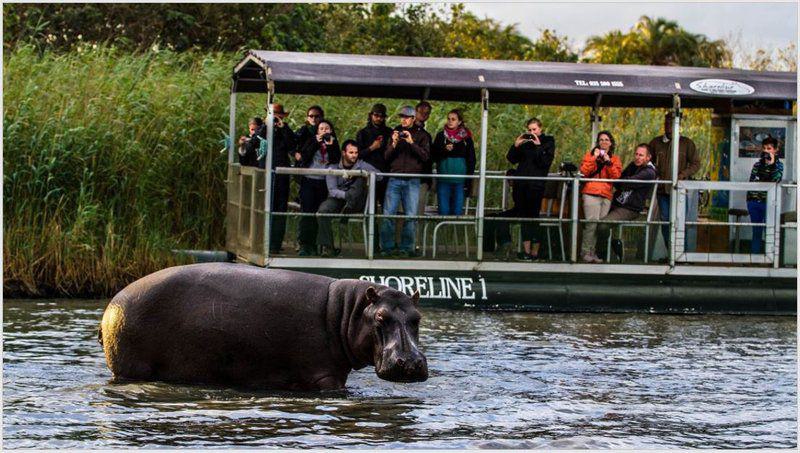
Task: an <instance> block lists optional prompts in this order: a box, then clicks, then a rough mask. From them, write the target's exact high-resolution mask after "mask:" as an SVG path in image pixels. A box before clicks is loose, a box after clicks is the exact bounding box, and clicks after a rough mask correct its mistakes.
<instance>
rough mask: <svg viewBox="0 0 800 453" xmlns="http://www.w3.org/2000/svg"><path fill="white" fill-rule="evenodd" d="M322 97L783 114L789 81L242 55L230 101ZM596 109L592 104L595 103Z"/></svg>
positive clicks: (790, 75)
mask: <svg viewBox="0 0 800 453" xmlns="http://www.w3.org/2000/svg"><path fill="white" fill-rule="evenodd" d="M267 74H269V78H270V79H271V80H272V81H273V83H274V87H275V92H276V93H284V94H310V95H325V96H351V97H374V98H402V99H431V100H445V101H466V102H478V101H479V100H480V91H481V89H482V88H487V89H489V93H490V99H491V101H492V102H498V103H512V104H549V105H579V106H592V105H595V104H597V105H600V106H610V107H671V106H672V95H673V94H678V95H680V97H681V104H682V105H683V106H684V107H704V108H715V109H722V110H725V109H728V108H730V107H731V106H732V105H734V104H737V105H747V104H752V103H757V102H763V103H765V104H768V105H771V106H776V107H778V108H783V109H791V102H794V101H796V99H797V73H794V72H769V71H747V70H741V69H713V68H690V67H676V66H642V65H611V64H588V63H549V62H532V61H508V60H476V59H466V58H433V57H404V56H385V55H351V54H331V53H307V52H277V51H265V50H250V51H248V52H247V54H246V55H245V57H244V59H243V60H242V61H241V62H240V63H239V64H238V65H237V66H236V67H235V69H234V72H233V80H234V84H233V91H234V92H238V93H263V92H266V91H267V83H266V82H267ZM598 101H599V103H598Z"/></svg>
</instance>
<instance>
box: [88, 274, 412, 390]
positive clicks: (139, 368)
mask: <svg viewBox="0 0 800 453" xmlns="http://www.w3.org/2000/svg"><path fill="white" fill-rule="evenodd" d="M420 318H421V315H420V311H419V293H418V292H417V293H415V294H414V295H413V296H411V297H409V296H408V295H406V294H405V293H403V292H400V291H397V290H395V289H392V288H389V287H387V286H383V285H376V284H374V283H370V282H366V281H362V280H351V279H341V280H337V279H333V278H329V277H324V276H320V275H313V274H306V273H302V272H295V271H288V270H279V269H263V268H259V267H256V266H251V265H247V264H233V263H204V264H191V265H186V266H176V267H171V268H167V269H164V270H161V271H158V272H155V273H153V274H150V275H148V276H146V277H143V278H141V279H139V280H137V281H135V282H133V283H131V284H130V285H128V286H127V287H125V288H124V289H123V290H122V291H120V292H119V293H118V294H117V295H116V296H114V298H113V299H111V302H109V304H108V306H107V307H106V310H105V313H104V314H103V320H102V322H101V323H100V332H99V341H100V343H101V344H102V345H103V350H104V351H105V356H106V363H107V365H108V368H109V369H110V370H111V372H112V374H113V376H114V379H130V380H146V381H163V382H175V383H190V384H215V385H216V384H219V385H226V386H234V387H243V388H252V389H270V390H298V391H319V390H337V389H343V388H344V386H345V383H346V382H347V376H348V374H349V373H350V371H351V370H354V369H355V370H357V369H361V368H363V367H365V366H367V365H374V367H375V372H376V374H377V375H378V377H380V378H382V379H385V380H388V381H393V382H422V381H425V380H426V379H427V378H428V364H427V360H426V358H425V355H424V354H423V353H422V352H421V351H420V350H419V347H418V344H419V322H420Z"/></svg>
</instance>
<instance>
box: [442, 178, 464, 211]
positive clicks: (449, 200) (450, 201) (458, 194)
mask: <svg viewBox="0 0 800 453" xmlns="http://www.w3.org/2000/svg"><path fill="white" fill-rule="evenodd" d="M436 192H437V194H438V195H439V215H462V214H464V183H463V182H445V181H444V180H443V179H440V180H439V181H437V182H436Z"/></svg>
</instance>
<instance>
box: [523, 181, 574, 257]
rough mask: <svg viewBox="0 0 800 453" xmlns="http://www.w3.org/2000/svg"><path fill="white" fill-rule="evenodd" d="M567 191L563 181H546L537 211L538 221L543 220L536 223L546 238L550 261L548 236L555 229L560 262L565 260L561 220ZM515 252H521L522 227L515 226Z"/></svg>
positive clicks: (551, 255)
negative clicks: (554, 206) (554, 212)
mask: <svg viewBox="0 0 800 453" xmlns="http://www.w3.org/2000/svg"><path fill="white" fill-rule="evenodd" d="M568 190H569V184H567V183H566V182H565V181H547V182H546V183H545V188H544V196H543V197H542V208H541V209H540V210H539V219H545V220H542V221H540V222H538V224H537V225H538V226H539V227H540V228H541V229H542V230H544V232H545V233H546V238H547V256H548V258H550V259H552V257H553V241H552V236H551V235H550V229H551V228H555V229H556V230H557V231H558V244H559V250H560V251H561V261H566V260H567V255H566V252H565V245H564V228H563V220H564V216H565V215H566V209H567V205H566V200H567V193H568ZM556 203H558V213H557V214H555V215H554V214H553V205H555V204H556ZM517 251H518V252H522V226H521V224H517Z"/></svg>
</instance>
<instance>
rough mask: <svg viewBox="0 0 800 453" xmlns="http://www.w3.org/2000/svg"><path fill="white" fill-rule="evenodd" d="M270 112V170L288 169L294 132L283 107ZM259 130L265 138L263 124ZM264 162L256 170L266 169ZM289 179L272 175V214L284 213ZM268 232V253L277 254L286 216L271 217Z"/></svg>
mask: <svg viewBox="0 0 800 453" xmlns="http://www.w3.org/2000/svg"><path fill="white" fill-rule="evenodd" d="M265 110H266V109H265ZM272 112H273V114H274V120H273V124H274V127H273V129H272V136H273V137H274V139H275V140H274V141H273V142H272V168H273V169H274V168H276V167H288V166H290V165H291V164H290V160H289V159H290V156H291V155H292V154H293V153H294V150H295V141H294V140H295V138H294V132H293V131H292V128H291V127H289V125H288V124H286V122H285V121H284V119H285V118H286V115H287V112H286V111H285V110H284V109H283V105H281V104H278V103H275V104H272ZM261 128H263V135H262V134H259V135H262V136H263V137H266V136H267V125H266V124H264V125H263V126H261ZM259 132H261V131H259ZM266 161H267V157H266V155H265V156H262V157H261V159H259V160H258V168H261V169H264V168H266ZM289 178H290V177H289V175H278V174H275V175H273V177H272V204H271V205H270V207H271V209H270V210H271V211H272V212H286V209H287V208H288V206H289V181H290V179H289ZM269 231H270V233H269V253H279V252H280V251H281V244H282V243H283V236H284V235H285V233H286V216H282V215H280V216H272V217H271V219H270V227H269Z"/></svg>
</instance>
